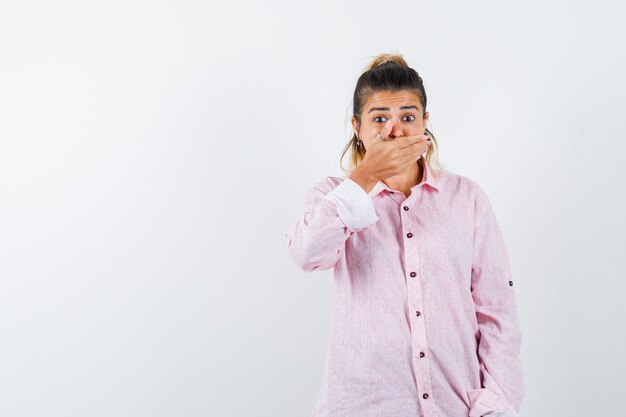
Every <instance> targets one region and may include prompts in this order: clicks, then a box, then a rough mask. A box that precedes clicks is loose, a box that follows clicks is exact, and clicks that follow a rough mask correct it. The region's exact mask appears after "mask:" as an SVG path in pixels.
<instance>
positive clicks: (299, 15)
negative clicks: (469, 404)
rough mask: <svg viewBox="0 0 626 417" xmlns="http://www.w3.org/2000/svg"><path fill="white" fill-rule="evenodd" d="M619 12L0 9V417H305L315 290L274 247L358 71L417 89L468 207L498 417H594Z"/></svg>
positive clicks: (618, 216)
mask: <svg viewBox="0 0 626 417" xmlns="http://www.w3.org/2000/svg"><path fill="white" fill-rule="evenodd" d="M625 11H626V10H625V6H623V3H621V2H618V1H614V2H600V1H596V2H580V1H578V2H574V1H551V2H550V1H541V2H539V1H525V2H506V1H505V2H496V1H473V2H460V1H459V2H445V1H444V2H441V1H439V2H436V3H435V2H421V1H410V2H408V1H407V2H393V1H392V2H378V1H363V0H361V1H358V2H357V1H351V2H338V1H334V2H330V1H325V2H307V3H304V2H295V1H276V0H273V1H265V2H257V1H248V2H219V3H218V2H199V1H198V2H189V1H187V2H185V1H169V2H164V1H142V2H140V1H132V2H129V1H115V2H109V1H107V2H105V1H89V2H86V1H82V2H79V1H62V2H61V1H57V2H49V1H46V2H44V1H28V2H26V1H8V0H3V1H2V2H1V3H0V415H2V416H7V417H13V416H16V417H17V416H46V417H56V416H59V417H73V416H76V417H79V416H80V417H83V416H92V417H97V416H116V417H126V416H128V417H131V416H133V417H134V416H147V417H155V416H172V417H179V416H185V417H193V416H211V417H213V416H215V417H217V416H220V417H221V416H242V417H248V416H271V417H281V416H284V417H294V416H298V417H306V416H308V415H309V413H310V411H311V408H312V406H313V401H314V399H315V396H316V395H317V390H318V387H319V384H320V382H321V378H322V373H323V367H324V362H325V355H326V350H325V349H326V343H327V335H328V325H329V308H330V299H331V278H332V271H324V272H316V273H310V274H306V273H304V272H302V271H300V270H299V269H298V268H297V267H296V266H295V264H294V263H293V262H292V260H291V259H290V257H289V255H288V253H287V251H286V247H285V241H284V236H285V233H286V231H287V229H288V227H289V226H290V225H291V223H292V222H293V221H294V220H295V217H296V216H297V215H298V214H299V213H300V210H301V207H302V204H303V199H304V196H305V194H306V192H307V191H308V190H309V188H310V187H311V186H312V184H313V183H314V182H316V181H318V180H320V179H321V178H323V177H324V176H325V175H339V176H341V175H343V174H344V173H343V172H342V171H341V170H340V169H339V164H338V158H339V154H340V151H341V149H342V148H343V146H344V144H345V143H346V142H347V141H348V139H350V137H351V131H350V128H351V126H350V124H349V117H350V115H351V113H350V112H351V99H352V93H353V91H354V86H355V83H356V79H357V78H358V76H359V75H360V73H361V70H362V69H363V68H364V67H365V66H366V65H367V64H368V63H369V61H370V59H371V58H372V57H374V56H375V55H376V54H378V53H382V52H391V53H401V54H403V55H404V58H405V59H406V60H407V61H408V63H409V65H411V66H412V67H413V68H415V69H416V70H417V71H418V72H419V74H420V75H421V76H422V78H423V79H424V82H425V85H426V91H427V94H428V98H429V102H428V108H427V110H428V111H429V112H430V121H431V122H430V126H429V127H430V128H431V130H432V131H433V132H434V134H435V136H436V137H437V139H438V142H439V151H440V153H439V156H440V159H441V161H442V163H443V165H444V167H447V168H448V169H449V170H451V171H453V172H456V173H458V174H461V175H465V176H469V177H471V178H473V179H474V180H476V181H477V182H478V183H479V184H481V185H482V186H483V188H484V189H485V190H486V191H487V193H488V195H489V197H490V199H491V201H492V204H493V206H494V210H495V212H496V215H497V217H498V220H499V223H500V225H501V228H502V230H503V233H504V235H505V239H506V241H507V245H508V250H509V252H510V258H511V266H512V269H513V271H512V273H513V277H514V280H515V283H516V284H515V285H516V288H517V290H516V292H517V294H518V305H519V313H520V320H521V323H522V327H523V348H522V361H523V364H524V375H525V381H526V387H527V394H526V397H525V399H524V403H523V405H522V410H521V415H522V416H527V417H531V416H532V417H554V416H568V417H579V416H580V417H582V416H590V415H596V416H598V415H618V414H620V413H621V412H623V403H624V397H623V391H624V388H625V386H624V382H623V375H624V373H626V360H625V357H624V352H625V351H626V333H625V332H624V329H626V314H625V313H626V308H625V305H626V303H625V302H624V293H625V290H626V284H625V282H626V279H625V278H626V276H625V275H626V274H625V273H624V270H625V269H626V256H625V253H626V221H625V219H624V213H625V212H626V199H625V195H624V193H625V192H624V190H625V188H626V187H624V184H623V182H624V180H625V179H626V164H625V162H626V158H625V156H624V153H625V152H626V147H625V145H624V141H625V140H626V135H625V134H624V120H626V119H625V117H626V114H625V110H626V108H625V106H624V97H625V93H626V91H625V90H626V82H625V81H624V74H625V73H626V62H625V58H624V52H623V50H624V42H623V40H624V39H625V38H626V33H625V32H626V30H625V29H624V25H623V16H624V12H625ZM346 165H347V160H346ZM441 417H445V416H441Z"/></svg>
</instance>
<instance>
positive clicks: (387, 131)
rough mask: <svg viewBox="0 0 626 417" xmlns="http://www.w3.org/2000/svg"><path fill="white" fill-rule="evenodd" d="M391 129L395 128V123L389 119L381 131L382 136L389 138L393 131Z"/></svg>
mask: <svg viewBox="0 0 626 417" xmlns="http://www.w3.org/2000/svg"><path fill="white" fill-rule="evenodd" d="M391 129H393V123H391V120H387V123H385V126H383V128H382V130H381V131H380V137H381V138H383V139H387V136H389V134H390V133H391Z"/></svg>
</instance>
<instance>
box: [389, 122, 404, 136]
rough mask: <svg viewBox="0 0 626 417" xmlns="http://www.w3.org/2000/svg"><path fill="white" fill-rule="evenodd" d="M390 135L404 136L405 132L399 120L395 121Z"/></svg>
mask: <svg viewBox="0 0 626 417" xmlns="http://www.w3.org/2000/svg"><path fill="white" fill-rule="evenodd" d="M389 136H390V137H392V138H397V137H400V136H404V133H403V131H402V125H401V124H400V123H399V122H393V126H392V128H391V132H390V133H389Z"/></svg>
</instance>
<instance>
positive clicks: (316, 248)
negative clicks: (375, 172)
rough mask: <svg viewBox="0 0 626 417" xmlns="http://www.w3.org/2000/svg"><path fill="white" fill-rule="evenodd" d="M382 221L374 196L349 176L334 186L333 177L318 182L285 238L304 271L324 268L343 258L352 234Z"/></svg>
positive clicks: (294, 258) (291, 252)
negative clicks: (377, 212) (346, 244)
mask: <svg viewBox="0 0 626 417" xmlns="http://www.w3.org/2000/svg"><path fill="white" fill-rule="evenodd" d="M378 220H379V218H378V216H377V215H376V210H375V209H374V203H373V201H372V198H371V197H370V196H369V195H368V194H367V193H366V192H365V190H364V189H363V188H362V187H361V186H360V185H359V184H357V183H356V182H355V181H353V180H351V179H350V178H345V179H344V180H343V181H342V182H341V183H340V184H339V185H337V187H334V186H333V184H332V181H331V179H330V177H326V178H324V180H322V181H320V182H318V183H317V184H315V185H314V186H313V187H312V188H311V190H310V191H309V193H308V194H307V197H306V199H305V204H304V209H303V212H302V214H301V215H300V216H299V217H298V218H297V219H296V221H295V222H294V223H293V224H292V226H291V227H290V229H289V231H288V232H287V234H286V236H285V239H286V245H287V249H288V250H289V253H290V254H291V256H292V258H293V260H294V261H295V263H296V264H297V265H298V266H299V267H300V268H301V269H303V270H304V271H306V272H310V271H315V270H325V269H329V268H331V267H333V266H334V265H335V264H336V263H337V261H338V260H339V259H340V258H341V256H342V254H343V251H344V248H345V243H346V240H347V239H348V238H349V237H350V236H352V234H354V233H356V232H358V231H360V230H363V229H365V228H366V227H368V226H370V225H372V224H374V223H376V222H377V221H378Z"/></svg>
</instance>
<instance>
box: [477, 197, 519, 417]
mask: <svg viewBox="0 0 626 417" xmlns="http://www.w3.org/2000/svg"><path fill="white" fill-rule="evenodd" d="M475 213H476V216H475V228H474V248H473V263H472V277H471V291H472V297H473V300H474V305H475V310H476V319H477V322H478V329H479V332H480V339H479V346H478V360H479V363H480V371H481V388H480V389H474V390H470V391H468V393H467V394H468V397H469V403H470V413H469V417H481V416H490V417H491V416H493V417H518V416H519V411H520V407H521V403H522V399H523V398H524V380H523V375H522V366H521V362H520V348H521V342H522V333H521V328H520V323H519V319H518V313H517V302H516V296H515V291H514V287H513V280H512V277H511V270H510V265H509V257H508V252H507V249H506V245H505V242H504V238H503V235H502V231H501V229H500V227H499V225H498V222H497V220H496V217H495V214H494V212H493V209H492V206H491V203H490V201H489V198H488V197H487V195H486V194H485V193H484V191H483V190H482V189H479V192H478V197H477V200H476V211H475Z"/></svg>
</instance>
